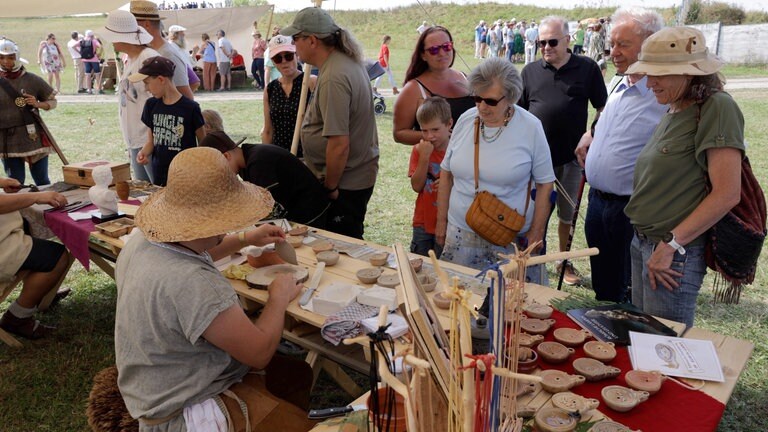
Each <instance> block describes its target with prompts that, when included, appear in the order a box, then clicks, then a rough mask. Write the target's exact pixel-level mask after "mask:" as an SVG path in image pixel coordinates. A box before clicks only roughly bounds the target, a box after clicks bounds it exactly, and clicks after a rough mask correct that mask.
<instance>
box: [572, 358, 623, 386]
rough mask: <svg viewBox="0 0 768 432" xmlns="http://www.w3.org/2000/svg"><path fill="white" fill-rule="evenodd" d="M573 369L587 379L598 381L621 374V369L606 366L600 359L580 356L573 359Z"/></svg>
mask: <svg viewBox="0 0 768 432" xmlns="http://www.w3.org/2000/svg"><path fill="white" fill-rule="evenodd" d="M573 369H574V370H575V371H576V372H578V373H579V374H580V375H584V377H585V378H586V379H587V381H600V380H604V379H607V378H615V377H617V376H619V375H620V374H621V369H619V368H617V367H613V366H607V365H605V364H604V363H603V362H601V361H600V360H595V359H593V358H589V357H582V358H579V359H576V360H574V361H573Z"/></svg>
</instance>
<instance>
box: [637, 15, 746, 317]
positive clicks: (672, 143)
mask: <svg viewBox="0 0 768 432" xmlns="http://www.w3.org/2000/svg"><path fill="white" fill-rule="evenodd" d="M638 58H639V60H638V61H637V62H636V63H634V64H633V65H632V66H630V67H629V69H628V70H627V74H630V75H631V74H640V75H647V76H648V80H647V86H648V88H649V89H651V90H652V91H653V93H654V95H655V96H656V100H657V101H658V102H659V103H661V104H664V105H668V106H669V111H668V112H667V114H666V115H665V116H664V117H662V119H661V122H660V123H659V125H658V127H657V128H656V130H655V132H654V134H653V136H652V137H651V138H650V139H649V140H648V143H647V144H646V145H645V147H644V148H643V150H642V151H641V153H640V156H639V157H638V159H637V164H636V165H635V174H634V191H633V193H632V197H631V198H630V200H629V203H628V204H627V207H626V208H625V210H624V211H625V213H626V214H627V216H628V217H629V219H630V221H631V222H632V225H633V226H634V228H635V238H634V239H633V241H632V246H631V250H630V253H631V256H632V303H634V304H635V305H636V306H638V307H640V308H642V309H643V310H644V311H645V312H647V313H650V314H653V315H657V316H660V317H663V318H667V319H671V320H673V321H678V322H683V323H685V324H686V325H687V326H692V325H693V317H694V313H695V309H696V297H697V296H698V293H699V289H700V288H701V283H702V281H703V278H704V275H705V274H706V264H705V261H704V245H705V233H706V232H707V230H709V228H711V227H712V226H713V225H714V224H715V223H716V222H717V221H719V220H720V219H721V218H722V217H723V216H724V215H725V214H726V213H728V211H729V210H730V209H731V208H733V206H735V205H736V204H737V203H738V202H739V199H740V191H741V159H742V157H743V156H744V149H745V146H744V117H743V115H742V113H741V110H740V109H739V107H738V106H737V105H736V102H734V100H733V99H732V98H731V96H730V95H728V94H727V93H725V92H724V91H723V78H722V76H721V75H719V73H718V71H719V70H720V68H721V67H722V66H723V61H722V60H720V59H719V58H718V57H717V56H716V55H714V54H712V53H711V52H709V49H708V48H707V46H706V41H705V40H704V35H703V34H702V33H701V32H700V31H699V30H696V29H693V28H689V27H670V28H665V29H662V30H660V31H659V32H657V33H655V34H653V35H651V36H650V37H648V39H646V40H645V42H644V43H643V46H642V50H641V52H640V55H639V57H638ZM707 177H708V178H709V180H710V182H711V184H712V186H711V190H710V189H708V188H707V185H706V180H707Z"/></svg>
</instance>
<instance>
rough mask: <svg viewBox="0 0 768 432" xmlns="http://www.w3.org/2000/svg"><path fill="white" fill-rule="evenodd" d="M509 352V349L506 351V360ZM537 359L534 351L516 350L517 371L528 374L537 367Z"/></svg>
mask: <svg viewBox="0 0 768 432" xmlns="http://www.w3.org/2000/svg"><path fill="white" fill-rule="evenodd" d="M511 351H512V350H511V349H507V358H508V359H509V357H510V355H511ZM538 359H539V355H538V354H537V353H536V351H534V350H532V349H530V348H527V347H519V348H517V371H518V372H530V371H532V370H535V369H536V368H537V367H538V364H537V363H536V362H537V360H538Z"/></svg>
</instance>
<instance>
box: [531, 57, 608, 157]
mask: <svg viewBox="0 0 768 432" xmlns="http://www.w3.org/2000/svg"><path fill="white" fill-rule="evenodd" d="M522 77H523V94H522V96H521V97H520V101H518V105H520V106H521V107H523V108H525V109H526V110H528V111H529V112H530V113H531V114H533V115H535V116H536V117H538V118H539V120H541V124H542V126H544V133H545V134H546V136H547V142H548V143H549V149H550V152H551V154H552V166H555V167H557V166H561V165H564V164H566V163H568V162H570V161H572V160H574V159H576V155H574V153H573V152H574V150H576V145H577V144H578V143H579V139H581V136H582V135H584V132H586V130H587V118H588V116H589V113H588V107H587V102H588V101H589V102H591V103H592V106H593V107H594V108H595V109H600V108H602V107H604V106H605V103H606V101H607V100H608V92H607V91H606V88H605V82H604V81H603V75H602V74H601V73H600V68H599V67H598V66H597V63H595V61H594V60H592V59H590V58H589V57H584V56H579V55H571V58H570V59H569V60H568V63H566V64H564V65H563V66H562V67H561V68H560V69H555V68H554V67H552V66H551V65H549V64H548V63H547V62H545V61H544V60H543V59H542V60H539V61H536V62H533V63H529V64H528V65H526V66H525V68H523V72H522Z"/></svg>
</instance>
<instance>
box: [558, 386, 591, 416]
mask: <svg viewBox="0 0 768 432" xmlns="http://www.w3.org/2000/svg"><path fill="white" fill-rule="evenodd" d="M552 405H554V406H555V407H557V408H560V409H564V410H566V411H568V412H569V413H578V414H579V415H580V416H581V415H584V414H585V413H587V412H589V411H592V410H593V409H596V408H597V407H598V406H600V401H599V400H597V399H592V398H585V397H584V396H580V395H577V394H576V393H571V392H560V393H557V394H555V395H554V396H552Z"/></svg>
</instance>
